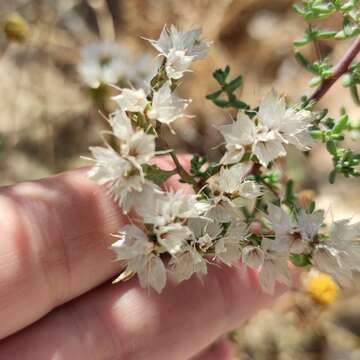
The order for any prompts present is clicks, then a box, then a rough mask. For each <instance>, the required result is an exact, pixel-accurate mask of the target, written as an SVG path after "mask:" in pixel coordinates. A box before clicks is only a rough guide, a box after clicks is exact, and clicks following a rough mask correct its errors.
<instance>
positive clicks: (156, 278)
mask: <svg viewBox="0 0 360 360" xmlns="http://www.w3.org/2000/svg"><path fill="white" fill-rule="evenodd" d="M137 275H138V278H139V282H140V286H141V287H143V288H148V287H152V288H153V289H155V290H156V292H158V293H159V294H160V293H161V291H162V290H163V288H164V287H165V285H166V268H165V265H164V263H163V262H162V260H161V259H160V257H159V256H156V255H154V254H150V255H149V256H148V257H147V258H146V262H145V263H144V265H143V266H142V267H141V268H139V269H138V271H137Z"/></svg>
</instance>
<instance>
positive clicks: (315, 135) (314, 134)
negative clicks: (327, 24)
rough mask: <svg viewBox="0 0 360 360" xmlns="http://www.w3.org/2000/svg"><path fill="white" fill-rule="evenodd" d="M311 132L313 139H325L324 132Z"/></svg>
mask: <svg viewBox="0 0 360 360" xmlns="http://www.w3.org/2000/svg"><path fill="white" fill-rule="evenodd" d="M309 132H310V135H311V137H312V138H313V139H316V140H320V139H322V138H323V132H322V131H321V130H310V131H309Z"/></svg>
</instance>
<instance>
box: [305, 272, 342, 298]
mask: <svg viewBox="0 0 360 360" xmlns="http://www.w3.org/2000/svg"><path fill="white" fill-rule="evenodd" d="M307 291H308V293H309V294H310V295H311V297H312V298H313V299H314V300H316V301H317V302H319V303H321V304H324V305H329V304H332V303H333V302H334V301H335V299H336V297H337V295H338V292H339V288H338V286H337V285H336V283H335V281H334V280H333V278H332V277H331V276H330V275H327V274H323V273H318V274H316V275H314V276H313V277H311V279H309V282H308V284H307Z"/></svg>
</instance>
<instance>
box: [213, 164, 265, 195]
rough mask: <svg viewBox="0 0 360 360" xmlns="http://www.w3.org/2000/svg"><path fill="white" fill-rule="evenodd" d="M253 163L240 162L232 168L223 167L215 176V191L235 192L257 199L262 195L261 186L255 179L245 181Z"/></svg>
mask: <svg viewBox="0 0 360 360" xmlns="http://www.w3.org/2000/svg"><path fill="white" fill-rule="evenodd" d="M250 169H251V165H249V164H248V163H239V164H236V165H234V166H232V167H230V168H224V167H222V168H221V170H220V172H219V173H218V174H217V175H215V176H214V177H213V180H214V183H213V184H212V185H211V188H212V190H213V192H220V193H222V194H234V195H235V196H240V197H243V198H246V199H255V198H257V197H258V196H260V195H261V191H260V186H259V185H258V184H256V183H255V182H254V181H245V177H246V176H247V175H248V174H249V172H250Z"/></svg>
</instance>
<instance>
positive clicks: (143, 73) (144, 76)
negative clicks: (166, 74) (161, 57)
mask: <svg viewBox="0 0 360 360" xmlns="http://www.w3.org/2000/svg"><path fill="white" fill-rule="evenodd" d="M159 65H160V64H159V62H158V61H156V59H154V58H153V57H152V56H151V55H150V54H143V55H142V56H140V57H139V58H138V59H137V60H136V61H135V63H133V64H131V66H129V68H128V72H127V74H126V78H127V80H128V81H129V82H130V84H132V85H134V86H136V87H139V88H142V89H145V92H146V91H147V90H150V88H149V83H150V80H151V79H152V78H153V77H154V76H155V75H156V73H157V69H158V68H159Z"/></svg>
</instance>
